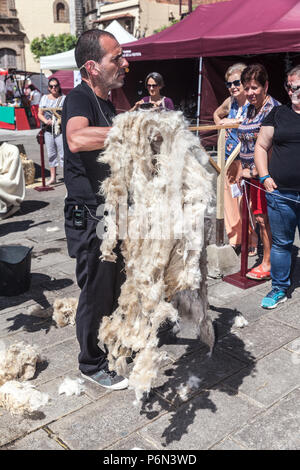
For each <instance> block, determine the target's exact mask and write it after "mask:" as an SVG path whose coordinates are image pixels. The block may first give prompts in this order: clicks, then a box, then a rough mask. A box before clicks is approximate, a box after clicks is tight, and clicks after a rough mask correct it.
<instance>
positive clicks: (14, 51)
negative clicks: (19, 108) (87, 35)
mask: <svg viewBox="0 0 300 470" xmlns="http://www.w3.org/2000/svg"><path fill="white" fill-rule="evenodd" d="M70 1H72V0H51V1H49V0H30V2H27V1H25V0H0V67H1V68H8V67H15V68H17V69H20V70H27V71H30V72H39V70H40V66H39V63H38V62H37V61H36V60H35V59H34V57H33V54H32V53H31V50H30V43H31V41H32V40H33V39H34V38H36V37H41V36H42V35H44V36H46V37H47V36H50V35H51V34H54V35H58V34H61V33H70V8H69V7H70V5H69V2H70ZM74 1H75V0H74ZM80 3H82V1H81V0H80ZM81 29H82V28H81Z"/></svg>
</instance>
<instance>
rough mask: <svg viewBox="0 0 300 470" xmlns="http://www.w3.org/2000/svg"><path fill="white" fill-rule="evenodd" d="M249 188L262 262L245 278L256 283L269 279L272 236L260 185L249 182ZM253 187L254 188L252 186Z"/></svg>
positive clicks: (253, 181)
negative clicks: (257, 227)
mask: <svg viewBox="0 0 300 470" xmlns="http://www.w3.org/2000/svg"><path fill="white" fill-rule="evenodd" d="M251 183H252V185H251V186H250V200H251V204H252V210H253V214H254V216H255V219H256V221H257V223H258V224H259V228H260V237H261V241H262V244H263V260H262V262H261V264H260V265H259V266H256V267H254V268H252V269H251V270H250V271H249V272H248V273H247V274H246V276H247V277H249V278H250V279H256V280H258V281H260V280H265V279H270V276H271V274H270V269H271V261H270V253H271V244H272V236H271V229H270V223H269V219H268V215H267V202H266V197H265V192H264V191H263V189H262V187H261V185H260V183H259V182H258V181H257V180H251ZM253 185H255V186H253Z"/></svg>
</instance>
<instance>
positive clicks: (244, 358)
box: [141, 306, 255, 447]
mask: <svg viewBox="0 0 300 470" xmlns="http://www.w3.org/2000/svg"><path fill="white" fill-rule="evenodd" d="M210 309H211V310H213V311H216V312H219V314H220V315H219V317H218V321H217V322H216V321H215V322H214V327H215V330H216V336H217V337H218V336H222V344H220V345H219V344H218V340H216V344H215V348H214V351H213V353H212V355H209V350H208V348H207V346H206V345H204V344H203V343H201V342H200V340H198V339H190V338H182V337H181V338H177V337H176V336H175V335H174V334H173V333H172V331H171V330H170V331H169V332H167V333H165V334H164V335H163V337H161V344H162V343H163V344H181V345H182V344H186V345H187V349H186V353H185V354H183V355H182V356H181V357H180V358H179V359H178V360H176V361H175V362H174V363H173V364H171V366H170V367H169V368H167V369H165V370H164V375H165V376H166V382H165V383H164V384H163V385H162V386H159V387H156V388H153V389H152V391H151V393H150V395H149V397H148V399H147V400H145V401H144V402H143V404H142V408H141V414H145V415H146V416H147V418H149V419H153V418H154V417H155V416H156V415H158V412H156V413H155V412H154V410H155V409H157V406H155V407H154V404H158V405H159V407H160V409H168V410H169V411H170V413H169V415H168V416H169V425H168V427H167V428H166V429H164V431H163V432H162V435H161V438H162V442H161V445H163V446H164V447H166V446H168V445H170V444H171V443H172V442H174V441H180V440H181V438H182V437H183V436H184V435H185V434H187V433H188V428H189V426H190V425H192V424H193V422H194V419H195V416H196V413H197V410H199V409H208V410H210V411H211V412H212V413H215V412H216V411H217V406H216V404H215V403H214V401H213V400H212V398H211V391H212V390H218V391H221V392H222V393H226V394H227V395H230V396H231V395H236V394H237V393H238V390H239V387H240V385H241V384H242V383H243V380H244V378H245V377H247V376H249V375H253V374H255V357H254V356H253V355H252V354H251V352H249V351H247V350H246V347H245V344H244V342H243V341H242V340H241V339H240V338H239V337H238V336H237V335H236V334H234V333H233V332H232V331H231V328H232V325H233V322H234V319H235V317H236V316H237V314H239V312H238V311H237V310H236V309H230V308H217V307H214V306H210ZM217 325H219V328H218V327H217ZM218 329H220V330H221V331H218ZM223 346H224V347H223ZM231 351H232V352H234V354H232V355H231V353H230V352H231ZM237 372H239V374H238V376H237V377H236V378H235V381H234V385H233V386H231V387H230V388H229V387H225V386H224V381H225V380H226V379H227V378H228V377H230V376H232V375H234V374H236V373H237Z"/></svg>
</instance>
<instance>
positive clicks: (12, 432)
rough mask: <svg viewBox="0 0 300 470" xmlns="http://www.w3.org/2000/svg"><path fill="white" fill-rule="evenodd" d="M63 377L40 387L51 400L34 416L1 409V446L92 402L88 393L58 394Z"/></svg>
mask: <svg viewBox="0 0 300 470" xmlns="http://www.w3.org/2000/svg"><path fill="white" fill-rule="evenodd" d="M62 381H63V378H62V377H60V378H57V379H55V380H52V381H50V382H47V383H46V384H42V385H40V386H39V387H38V390H39V391H40V392H43V393H48V394H49V397H50V402H49V403H48V404H47V405H46V406H44V407H43V409H42V411H38V412H37V413H36V415H35V416H34V417H32V418H26V417H25V418H24V417H20V416H13V415H11V414H10V413H9V412H8V411H3V412H2V410H1V415H0V446H3V445H5V444H8V443H9V442H11V441H14V440H15V439H18V438H21V437H24V436H26V435H27V434H29V433H30V432H33V431H36V430H37V429H39V428H41V427H42V426H45V425H46V424H47V425H48V424H49V423H51V422H53V421H56V420H59V419H61V418H62V417H63V416H65V415H69V414H70V413H72V412H75V411H76V410H78V409H81V408H83V407H84V406H85V405H87V404H89V403H91V400H90V399H89V398H88V397H87V396H86V395H81V396H75V395H72V396H69V397H67V396H66V395H58V388H59V386H60V384H61V383H62Z"/></svg>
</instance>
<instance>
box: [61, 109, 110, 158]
mask: <svg viewBox="0 0 300 470" xmlns="http://www.w3.org/2000/svg"><path fill="white" fill-rule="evenodd" d="M110 129H111V128H110V127H90V126H89V120H88V119H87V118H86V117H83V116H75V117H72V118H70V119H69V120H68V122H67V128H66V138H67V142H68V146H69V149H70V151H71V152H72V153H77V152H86V151H90V150H101V149H102V148H103V147H104V142H105V139H106V137H107V134H108V132H109V131H110Z"/></svg>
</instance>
